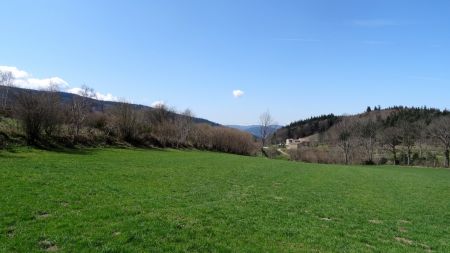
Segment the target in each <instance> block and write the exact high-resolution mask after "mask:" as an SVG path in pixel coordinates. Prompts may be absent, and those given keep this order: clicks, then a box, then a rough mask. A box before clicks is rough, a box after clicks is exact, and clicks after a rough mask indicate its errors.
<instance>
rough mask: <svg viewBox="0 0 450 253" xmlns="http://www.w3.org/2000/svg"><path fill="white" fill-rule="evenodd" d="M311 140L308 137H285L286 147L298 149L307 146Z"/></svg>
mask: <svg viewBox="0 0 450 253" xmlns="http://www.w3.org/2000/svg"><path fill="white" fill-rule="evenodd" d="M310 145H311V141H310V140H309V138H299V139H286V148H287V149H298V148H300V147H309V146H310Z"/></svg>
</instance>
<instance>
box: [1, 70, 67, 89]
mask: <svg viewBox="0 0 450 253" xmlns="http://www.w3.org/2000/svg"><path fill="white" fill-rule="evenodd" d="M0 71H3V72H11V73H12V75H13V77H14V85H16V86H18V87H21V88H26V89H35V90H41V89H48V88H50V86H52V85H57V86H58V87H59V88H63V89H65V88H68V87H69V84H68V83H67V82H66V81H64V80H63V79H62V78H60V77H49V78H42V79H40V78H34V77H32V76H31V75H30V74H29V73H28V72H26V71H24V70H21V69H18V68H16V67H11V66H0Z"/></svg>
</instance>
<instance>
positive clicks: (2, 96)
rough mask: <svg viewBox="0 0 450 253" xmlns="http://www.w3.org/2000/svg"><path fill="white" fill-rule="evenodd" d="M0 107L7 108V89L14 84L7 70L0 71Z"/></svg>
mask: <svg viewBox="0 0 450 253" xmlns="http://www.w3.org/2000/svg"><path fill="white" fill-rule="evenodd" d="M0 85H1V86H3V87H0V89H1V90H0V108H1V109H2V111H6V110H7V109H8V99H9V97H8V95H9V89H10V88H11V87H13V86H14V76H13V74H12V73H11V72H9V71H0Z"/></svg>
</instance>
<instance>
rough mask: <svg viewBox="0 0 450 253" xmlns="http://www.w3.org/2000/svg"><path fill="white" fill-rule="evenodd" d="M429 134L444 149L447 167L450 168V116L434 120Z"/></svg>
mask: <svg viewBox="0 0 450 253" xmlns="http://www.w3.org/2000/svg"><path fill="white" fill-rule="evenodd" d="M428 132H429V134H430V135H431V137H433V138H434V139H435V140H437V141H439V142H440V143H441V145H442V147H443V148H444V157H445V167H447V168H448V167H449V166H450V116H444V117H441V118H439V119H436V120H434V121H433V122H432V123H431V124H430V126H429V128H428Z"/></svg>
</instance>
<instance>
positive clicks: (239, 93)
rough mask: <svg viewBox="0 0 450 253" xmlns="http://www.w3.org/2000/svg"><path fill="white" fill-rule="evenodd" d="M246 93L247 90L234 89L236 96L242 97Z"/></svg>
mask: <svg viewBox="0 0 450 253" xmlns="http://www.w3.org/2000/svg"><path fill="white" fill-rule="evenodd" d="M244 94H245V92H243V91H241V90H234V91H233V96H234V97H235V98H240V97H242V96H244Z"/></svg>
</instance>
